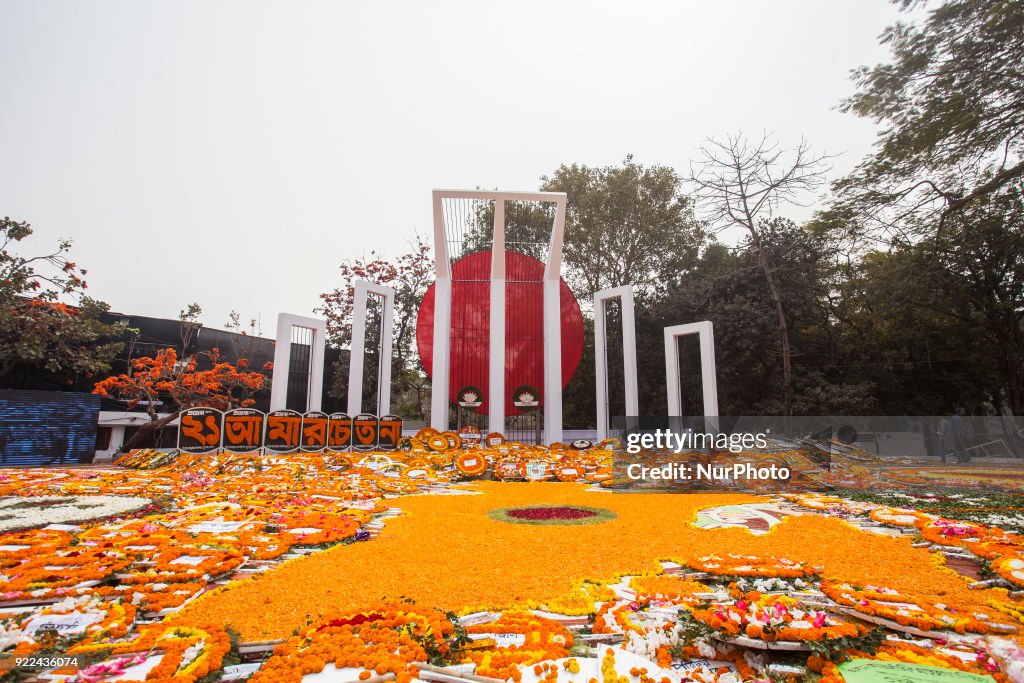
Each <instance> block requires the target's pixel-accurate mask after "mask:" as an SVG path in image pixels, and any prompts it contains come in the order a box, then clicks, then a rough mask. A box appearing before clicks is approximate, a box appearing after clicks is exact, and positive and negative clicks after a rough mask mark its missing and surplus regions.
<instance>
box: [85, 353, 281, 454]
mask: <svg viewBox="0 0 1024 683" xmlns="http://www.w3.org/2000/svg"><path fill="white" fill-rule="evenodd" d="M271 369H272V366H271V364H270V363H267V364H266V365H265V366H264V368H263V371H264V372H266V371H269V370H271ZM268 384H269V382H268V381H267V377H266V375H264V374H263V373H262V372H254V371H251V370H249V369H248V360H247V359H245V358H240V359H239V360H238V361H237V362H236V363H234V364H232V363H226V362H223V361H222V360H221V356H220V350H219V349H216V348H214V349H213V351H211V352H209V353H206V352H203V353H198V354H195V355H193V356H191V357H189V358H185V359H182V360H179V359H178V352H177V351H176V350H175V349H173V348H165V349H161V350H159V351H157V353H156V355H155V356H153V357H148V356H147V357H142V358H134V359H132V361H131V368H130V370H129V372H127V373H124V374H121V375H113V376H111V377H107V378H106V379H103V380H101V381H99V382H97V383H96V386H95V387H94V388H93V393H94V394H99V395H100V396H111V395H113V396H117V397H118V398H121V399H124V400H127V401H128V407H129V408H134V407H136V406H138V405H139V404H140V403H141V404H143V405H144V406H145V408H146V414H147V415H148V416H149V419H150V421H149V422H148V423H147V424H146V425H145V426H143V427H142V428H141V429H139V431H138V432H136V433H135V435H134V436H133V437H132V438H131V439H129V440H128V442H127V443H126V444H125V445H124V446H123V448H124V450H130V449H132V448H135V447H136V445H138V444H141V443H143V442H144V441H145V439H147V438H148V437H149V436H150V435H151V434H153V433H154V432H155V431H156V430H158V429H162V428H163V427H164V426H166V425H167V424H169V423H171V422H173V421H174V420H175V419H176V418H177V417H178V415H180V414H181V412H182V411H185V410H188V409H189V408H195V407H198V406H208V407H211V408H217V409H219V410H228V409H230V408H237V407H245V406H250V405H252V404H253V403H254V402H255V401H254V399H253V398H252V394H253V393H255V392H257V391H261V390H263V389H265V388H266V387H267V385H268ZM165 401H169V402H170V403H171V405H173V409H172V410H171V411H170V412H169V413H165V414H160V413H159V412H158V411H157V408H158V407H159V406H160V405H161V404H162V403H164V402H165Z"/></svg>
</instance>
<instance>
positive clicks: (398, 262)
mask: <svg viewBox="0 0 1024 683" xmlns="http://www.w3.org/2000/svg"><path fill="white" fill-rule="evenodd" d="M339 271H340V276H341V285H340V286H339V287H336V288H335V289H333V290H331V291H329V292H325V293H323V294H321V295H320V299H321V301H322V302H323V304H322V305H321V306H320V307H319V308H317V309H316V312H317V313H319V314H321V315H323V316H324V317H325V318H326V320H327V334H328V337H329V340H330V343H331V344H333V345H334V346H337V347H340V348H345V347H348V346H349V345H350V344H351V341H352V309H353V306H354V294H355V286H354V284H355V281H356V280H368V281H370V282H372V283H374V284H378V285H385V286H387V287H391V288H392V289H394V290H395V315H394V318H393V325H394V327H393V329H392V335H393V340H394V343H393V365H392V375H391V377H392V384H393V386H394V388H395V389H397V392H396V393H397V398H398V399H399V400H398V401H395V402H394V403H395V409H396V410H405V411H407V413H406V414H415V415H416V416H423V415H424V412H425V401H424V396H425V391H426V388H427V387H428V386H429V383H428V380H427V378H426V375H425V374H424V372H423V370H422V368H421V367H420V364H419V357H418V356H417V354H416V314H417V311H418V310H419V305H420V301H422V299H423V295H424V294H425V293H426V291H427V287H428V286H429V285H430V283H431V282H433V279H434V278H433V274H434V261H433V258H432V256H431V248H430V245H429V244H428V243H427V242H426V241H425V240H424V239H423V238H422V237H420V236H419V235H417V236H416V237H415V238H414V240H413V242H412V245H411V250H410V251H409V252H407V253H405V254H402V255H400V256H398V257H397V258H395V259H394V260H388V259H385V258H383V257H381V256H380V255H379V254H378V253H377V252H375V251H371V252H370V257H369V258H357V259H351V260H346V261H342V263H341V266H340V267H339ZM375 310H376V309H375V308H374V307H373V304H372V297H371V305H370V311H369V313H370V316H371V317H373V316H374V312H375ZM376 334H377V330H376V329H375V328H374V326H373V325H368V326H367V348H373V345H374V341H375V335H376ZM365 370H366V372H367V374H372V372H373V367H367V368H365ZM333 374H334V380H333V382H332V386H331V394H332V395H333V396H335V397H338V398H340V397H342V396H346V395H347V394H348V359H347V358H344V357H343V358H342V359H341V360H340V361H339V362H338V363H336V364H335V367H334V370H333Z"/></svg>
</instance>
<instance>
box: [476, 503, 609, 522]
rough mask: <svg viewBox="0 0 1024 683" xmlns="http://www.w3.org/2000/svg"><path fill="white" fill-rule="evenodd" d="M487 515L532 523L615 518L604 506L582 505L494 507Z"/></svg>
mask: <svg viewBox="0 0 1024 683" xmlns="http://www.w3.org/2000/svg"><path fill="white" fill-rule="evenodd" d="M487 516H488V517H490V518H491V519H493V520H495V521H497V522H507V523H509V524H532V525H535V526H536V525H566V524H575V525H579V524H597V523H598V522H607V521H608V520H609V519H615V518H616V517H617V516H618V515H616V514H615V513H614V512H612V511H611V510H606V509H605V508H592V507H584V506H582V505H530V506H528V507H514V508H495V509H494V510H491V511H490V512H488V513H487Z"/></svg>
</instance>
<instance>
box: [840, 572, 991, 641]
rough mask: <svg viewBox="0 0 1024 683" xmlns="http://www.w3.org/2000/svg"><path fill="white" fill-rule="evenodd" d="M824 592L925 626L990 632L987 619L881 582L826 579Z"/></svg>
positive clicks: (842, 601)
mask: <svg viewBox="0 0 1024 683" xmlns="http://www.w3.org/2000/svg"><path fill="white" fill-rule="evenodd" d="M821 592H822V593H824V594H825V595H827V596H828V597H829V598H830V599H832V600H833V601H835V602H837V603H839V604H840V605H845V606H847V607H852V608H853V609H854V610H856V611H857V612H859V613H861V614H867V615H869V616H874V617H880V618H882V619H888V620H890V621H895V622H896V623H898V624H900V625H902V626H911V627H913V628H918V629H921V630H925V631H927V630H932V629H952V630H954V631H956V632H957V633H965V632H967V631H973V632H975V633H988V632H989V630H990V629H989V626H988V624H986V623H985V622H984V621H980V620H979V619H978V618H976V617H974V616H971V615H969V614H967V613H961V612H959V611H955V610H951V609H949V608H948V607H947V606H946V605H944V604H942V603H935V602H932V601H930V600H926V599H925V598H923V597H920V596H916V595H909V594H906V593H900V592H899V591H896V590H892V589H891V588H884V587H879V586H865V587H864V588H856V587H854V586H851V585H850V584H847V583H842V584H840V583H835V582H832V581H824V582H822V584H821Z"/></svg>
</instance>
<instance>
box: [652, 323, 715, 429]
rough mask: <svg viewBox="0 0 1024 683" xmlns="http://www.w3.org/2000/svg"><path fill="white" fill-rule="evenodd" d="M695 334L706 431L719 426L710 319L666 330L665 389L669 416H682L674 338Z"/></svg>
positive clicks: (676, 344)
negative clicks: (698, 342)
mask: <svg viewBox="0 0 1024 683" xmlns="http://www.w3.org/2000/svg"><path fill="white" fill-rule="evenodd" d="M692 334H695V335H697V337H698V338H699V340H700V377H701V389H702V392H703V395H704V417H705V418H706V419H705V422H706V424H707V429H708V431H709V432H710V431H715V430H716V429H717V427H718V425H717V423H718V420H717V419H709V418H717V417H718V378H717V376H716V375H715V330H714V327H713V326H712V324H711V321H710V320H703V321H701V322H699V323H689V324H687V325H675V326H673V327H666V328H665V387H666V391H667V392H668V416H669V417H682V416H683V415H682V412H683V396H682V389H681V386H682V382H681V381H680V371H679V344H678V343H677V341H676V340H677V339H679V337H685V336H687V335H692Z"/></svg>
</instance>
